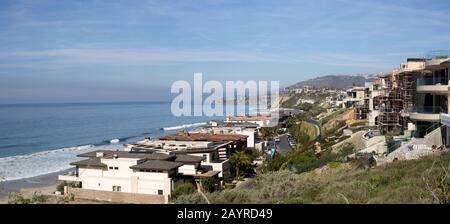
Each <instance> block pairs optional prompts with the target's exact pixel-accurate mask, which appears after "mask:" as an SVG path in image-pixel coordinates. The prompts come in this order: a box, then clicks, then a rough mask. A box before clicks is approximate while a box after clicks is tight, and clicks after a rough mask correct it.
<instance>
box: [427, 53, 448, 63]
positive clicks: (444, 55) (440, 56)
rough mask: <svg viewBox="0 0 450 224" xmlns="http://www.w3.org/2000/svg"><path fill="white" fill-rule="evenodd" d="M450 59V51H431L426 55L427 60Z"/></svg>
mask: <svg viewBox="0 0 450 224" xmlns="http://www.w3.org/2000/svg"><path fill="white" fill-rule="evenodd" d="M449 57H450V50H442V51H431V52H428V53H427V54H426V55H425V60H427V61H429V60H435V59H447V58H449Z"/></svg>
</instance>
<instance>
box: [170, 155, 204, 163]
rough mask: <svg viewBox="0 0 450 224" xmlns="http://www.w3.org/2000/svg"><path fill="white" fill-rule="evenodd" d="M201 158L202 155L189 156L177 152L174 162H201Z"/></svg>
mask: <svg viewBox="0 0 450 224" xmlns="http://www.w3.org/2000/svg"><path fill="white" fill-rule="evenodd" d="M202 160H203V157H200V156H190V155H185V154H178V155H177V157H176V158H175V162H180V163H197V162H201V161H202Z"/></svg>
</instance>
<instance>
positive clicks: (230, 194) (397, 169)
mask: <svg viewBox="0 0 450 224" xmlns="http://www.w3.org/2000/svg"><path fill="white" fill-rule="evenodd" d="M449 165H450V154H443V155H441V156H435V157H426V158H423V159H420V160H415V161H399V162H395V163H392V164H390V165H387V166H384V167H376V168H373V169H368V170H367V169H362V168H360V166H359V165H358V164H357V163H338V162H331V163H328V165H326V166H324V167H322V168H320V169H316V170H314V171H310V172H306V173H301V174H295V173H293V172H291V171H288V170H279V171H275V172H267V173H264V174H261V175H259V176H258V177H257V180H256V181H255V184H254V186H253V188H252V189H250V190H223V191H220V192H214V193H207V194H206V196H207V197H208V199H209V200H210V201H211V203H343V204H345V203H351V204H353V203H363V204H365V203H449V198H448V197H449V185H450V180H449V173H448V171H449V167H450V166H449ZM175 203H205V200H204V198H203V197H202V196H201V195H200V194H199V193H194V194H189V195H182V196H180V197H178V198H177V199H176V200H175Z"/></svg>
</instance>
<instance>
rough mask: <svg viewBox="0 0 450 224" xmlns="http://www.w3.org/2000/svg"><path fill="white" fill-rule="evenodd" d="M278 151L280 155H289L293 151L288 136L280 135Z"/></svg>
mask: <svg viewBox="0 0 450 224" xmlns="http://www.w3.org/2000/svg"><path fill="white" fill-rule="evenodd" d="M277 150H278V152H279V153H287V152H290V151H291V150H292V148H291V145H289V141H288V137H287V135H280V142H279V143H278V144H277Z"/></svg>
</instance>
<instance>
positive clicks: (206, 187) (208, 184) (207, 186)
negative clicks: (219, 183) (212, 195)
mask: <svg viewBox="0 0 450 224" xmlns="http://www.w3.org/2000/svg"><path fill="white" fill-rule="evenodd" d="M200 182H201V184H202V187H203V191H204V192H213V191H214V190H215V184H214V179H213V178H211V177H202V178H200Z"/></svg>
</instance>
